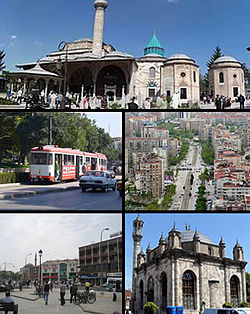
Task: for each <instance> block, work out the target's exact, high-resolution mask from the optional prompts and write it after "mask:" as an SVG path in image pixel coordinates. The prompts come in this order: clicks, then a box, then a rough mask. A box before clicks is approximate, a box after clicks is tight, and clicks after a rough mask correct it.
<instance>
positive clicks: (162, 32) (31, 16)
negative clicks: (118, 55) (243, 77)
mask: <svg viewBox="0 0 250 314" xmlns="http://www.w3.org/2000/svg"><path fill="white" fill-rule="evenodd" d="M108 3H109V7H108V9H107V11H106V23H105V33H104V40H105V42H108V43H111V44H113V45H114V46H115V47H116V49H118V50H121V51H124V52H127V53H130V54H132V55H134V56H141V55H142V54H143V48H144V47H145V46H146V45H147V43H148V41H149V40H150V38H151V36H152V34H153V30H156V33H157V36H158V37H159V39H160V41H161V43H162V45H163V46H164V48H165V53H166V56H169V55H171V54H173V53H178V52H182V53H185V54H187V55H189V56H190V57H192V58H194V59H195V60H196V62H197V64H198V65H200V67H201V72H202V73H204V72H205V70H206V62H207V60H208V59H209V57H210V55H211V53H212V51H213V49H214V48H215V46H216V45H219V46H220V47H221V49H222V51H223V53H224V54H228V55H232V56H233V57H235V58H236V59H238V60H239V61H241V62H245V63H246V64H247V65H248V67H249V66H250V52H247V51H246V47H248V46H250V39H249V36H248V35H249V29H250V19H249V12H250V1H249V0H220V1H218V0H209V1H208V0H154V1H151V0H136V1H134V0H126V1H121V0H108ZM93 16H94V8H93V0H72V1H70V2H69V1H68V0H60V1H59V0H37V1H34V0H22V1H20V0H1V19H0V49H5V50H6V59H5V63H6V65H7V68H8V69H10V70H13V69H14V65H15V64H18V63H25V62H30V61H36V60H37V59H38V58H41V57H43V56H44V55H46V54H48V53H50V52H51V51H53V50H56V49H57V46H58V43H60V42H61V41H63V40H64V41H72V40H75V39H79V38H86V37H92V29H93Z"/></svg>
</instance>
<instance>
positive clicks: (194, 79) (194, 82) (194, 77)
mask: <svg viewBox="0 0 250 314" xmlns="http://www.w3.org/2000/svg"><path fill="white" fill-rule="evenodd" d="M193 75H194V83H195V82H196V72H195V71H194V73H193Z"/></svg>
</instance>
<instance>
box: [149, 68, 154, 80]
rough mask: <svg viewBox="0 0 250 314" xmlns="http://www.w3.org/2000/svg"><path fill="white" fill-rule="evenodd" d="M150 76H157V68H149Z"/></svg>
mask: <svg viewBox="0 0 250 314" xmlns="http://www.w3.org/2000/svg"><path fill="white" fill-rule="evenodd" d="M149 77H150V78H155V68H153V67H151V68H150V69H149Z"/></svg>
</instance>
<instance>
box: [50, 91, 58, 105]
mask: <svg viewBox="0 0 250 314" xmlns="http://www.w3.org/2000/svg"><path fill="white" fill-rule="evenodd" d="M56 98H57V96H56V93H54V92H53V91H52V92H51V95H50V99H51V102H50V108H52V109H55V108H56Z"/></svg>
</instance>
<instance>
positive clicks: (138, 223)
mask: <svg viewBox="0 0 250 314" xmlns="http://www.w3.org/2000/svg"><path fill="white" fill-rule="evenodd" d="M143 224H144V222H143V221H142V220H141V218H140V216H139V215H138V216H137V218H136V219H135V220H134V221H133V240H134V252H133V280H132V289H133V286H134V279H135V276H136V274H135V268H136V267H137V257H138V254H139V253H140V247H141V239H142V237H143V234H142V228H143Z"/></svg>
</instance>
